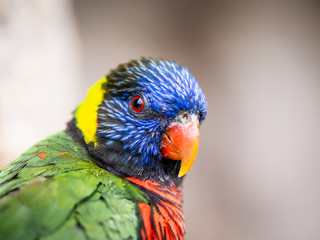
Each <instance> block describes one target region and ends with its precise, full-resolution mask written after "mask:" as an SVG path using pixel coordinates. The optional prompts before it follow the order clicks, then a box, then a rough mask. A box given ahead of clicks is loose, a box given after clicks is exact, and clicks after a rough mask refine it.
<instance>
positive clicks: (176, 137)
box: [161, 121, 199, 177]
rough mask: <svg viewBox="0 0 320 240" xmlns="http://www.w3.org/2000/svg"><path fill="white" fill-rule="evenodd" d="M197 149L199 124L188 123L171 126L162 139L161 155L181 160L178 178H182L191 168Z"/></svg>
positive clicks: (195, 122)
mask: <svg viewBox="0 0 320 240" xmlns="http://www.w3.org/2000/svg"><path fill="white" fill-rule="evenodd" d="M198 147H199V123H198V121H190V122H187V123H185V124H177V125H173V126H171V127H170V128H169V129H168V131H167V132H166V134H165V135H164V137H163V144H162V148H161V152H162V155H163V156H164V157H166V158H169V159H172V160H181V166H180V170H179V173H178V177H182V176H184V175H185V174H186V173H187V172H188V171H189V170H190V169H191V167H192V165H193V163H194V161H195V159H196V156H197V153H198Z"/></svg>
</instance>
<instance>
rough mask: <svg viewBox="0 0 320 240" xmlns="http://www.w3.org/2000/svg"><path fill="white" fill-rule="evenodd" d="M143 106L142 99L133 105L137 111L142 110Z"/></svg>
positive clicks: (135, 101)
mask: <svg viewBox="0 0 320 240" xmlns="http://www.w3.org/2000/svg"><path fill="white" fill-rule="evenodd" d="M141 105H142V99H141V98H136V99H135V100H134V101H133V103H132V106H133V108H134V109H136V110H138V109H140V108H141Z"/></svg>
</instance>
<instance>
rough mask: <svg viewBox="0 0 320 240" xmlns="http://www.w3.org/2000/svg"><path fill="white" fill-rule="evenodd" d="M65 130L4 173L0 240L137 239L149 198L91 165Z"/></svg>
mask: <svg viewBox="0 0 320 240" xmlns="http://www.w3.org/2000/svg"><path fill="white" fill-rule="evenodd" d="M92 160H93V159H91V157H90V156H89V155H88V154H87V153H86V151H85V149H84V148H83V147H82V146H81V145H80V144H77V143H75V142H74V141H72V138H71V137H70V136H69V135H68V134H67V133H66V132H60V133H58V134H56V135H53V136H51V137H49V138H47V139H45V140H43V141H41V142H39V143H38V144H36V145H35V146H33V147H31V148H30V149H28V150H27V151H26V152H25V153H23V154H22V155H21V156H20V157H19V158H17V159H16V160H15V161H14V162H13V163H11V164H10V165H9V166H8V167H6V168H5V169H3V170H2V171H1V172H0V212H1V214H0V223H1V224H0V239H98V238H101V237H102V236H103V238H104V239H138V238H139V234H140V230H139V229H140V219H139V214H138V202H145V203H148V201H149V200H148V197H147V196H146V195H145V194H144V193H143V192H141V191H140V190H139V188H137V187H136V186H134V185H132V184H130V182H129V181H128V180H126V179H122V178H119V177H117V176H115V175H114V174H112V173H110V172H108V171H106V170H104V169H101V168H99V167H98V166H96V165H95V164H93V163H92Z"/></svg>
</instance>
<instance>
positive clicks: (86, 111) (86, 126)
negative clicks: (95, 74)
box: [75, 77, 107, 146]
mask: <svg viewBox="0 0 320 240" xmlns="http://www.w3.org/2000/svg"><path fill="white" fill-rule="evenodd" d="M106 82H107V77H104V78H102V79H101V80H99V81H98V82H97V83H96V84H95V85H93V86H92V87H91V88H89V90H88V94H87V97H86V99H85V100H84V101H83V102H82V103H81V104H80V105H79V107H78V108H77V110H76V112H75V118H76V124H77V127H78V128H79V129H80V130H81V131H82V133H83V135H84V141H85V142H86V143H89V142H93V143H94V145H95V146H96V145H97V140H96V131H97V127H98V122H97V117H98V116H97V114H98V108H99V105H100V104H101V103H102V100H103V97H104V93H105V89H104V88H103V86H102V85H103V84H105V83H106Z"/></svg>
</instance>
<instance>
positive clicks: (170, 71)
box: [94, 58, 207, 178]
mask: <svg viewBox="0 0 320 240" xmlns="http://www.w3.org/2000/svg"><path fill="white" fill-rule="evenodd" d="M107 79H108V81H107V84H106V90H107V94H108V97H106V98H105V99H104V101H103V103H102V104H101V105H100V106H99V111H98V124H99V125H98V129H97V137H98V142H99V147H98V150H96V149H95V150H94V151H95V153H97V154H96V155H99V154H101V153H104V152H106V151H107V150H108V151H107V152H109V153H110V152H111V154H108V155H103V156H101V155H99V157H100V158H102V161H101V163H100V164H102V165H104V167H108V166H112V165H114V164H112V162H114V161H117V164H116V167H117V169H114V170H115V171H116V172H120V173H121V174H125V175H129V174H128V171H129V172H130V176H137V175H143V176H145V177H146V178H153V177H157V176H160V178H166V177H167V176H165V175H166V174H167V173H165V171H166V170H163V169H162V167H160V165H161V164H162V162H163V161H165V160H164V159H163V157H162V155H161V152H160V145H161V139H162V136H161V135H162V133H163V132H164V131H165V130H166V129H167V127H168V124H169V123H170V122H172V120H174V119H175V118H177V116H178V115H179V114H181V113H187V114H188V115H190V114H194V115H196V116H198V118H199V121H200V122H201V121H202V120H203V119H204V118H205V115H206V111H207V103H206V99H205V96H204V94H203V92H202V90H201V88H200V86H199V84H198V82H197V81H196V80H195V78H194V77H193V76H192V75H191V73H190V72H189V71H188V69H187V68H186V67H181V66H180V65H178V64H177V63H175V62H173V61H166V60H162V59H152V58H142V59H141V60H139V61H137V60H135V61H132V62H130V63H128V64H125V65H120V66H119V67H118V68H117V69H115V70H113V71H112V72H111V74H109V75H108V76H107ZM137 95H139V96H141V97H143V99H144V102H145V106H144V109H143V111H141V112H139V113H136V112H134V111H132V109H131V108H130V101H131V100H132V98H133V97H134V96H137ZM99 148H100V149H99ZM120 149H121V151H122V152H121V153H119V151H120ZM112 152H113V153H114V154H112ZM119 155H120V156H119ZM172 164H174V166H171V167H172V168H177V166H176V164H178V163H177V162H174V163H172ZM159 172H160V174H159Z"/></svg>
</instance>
